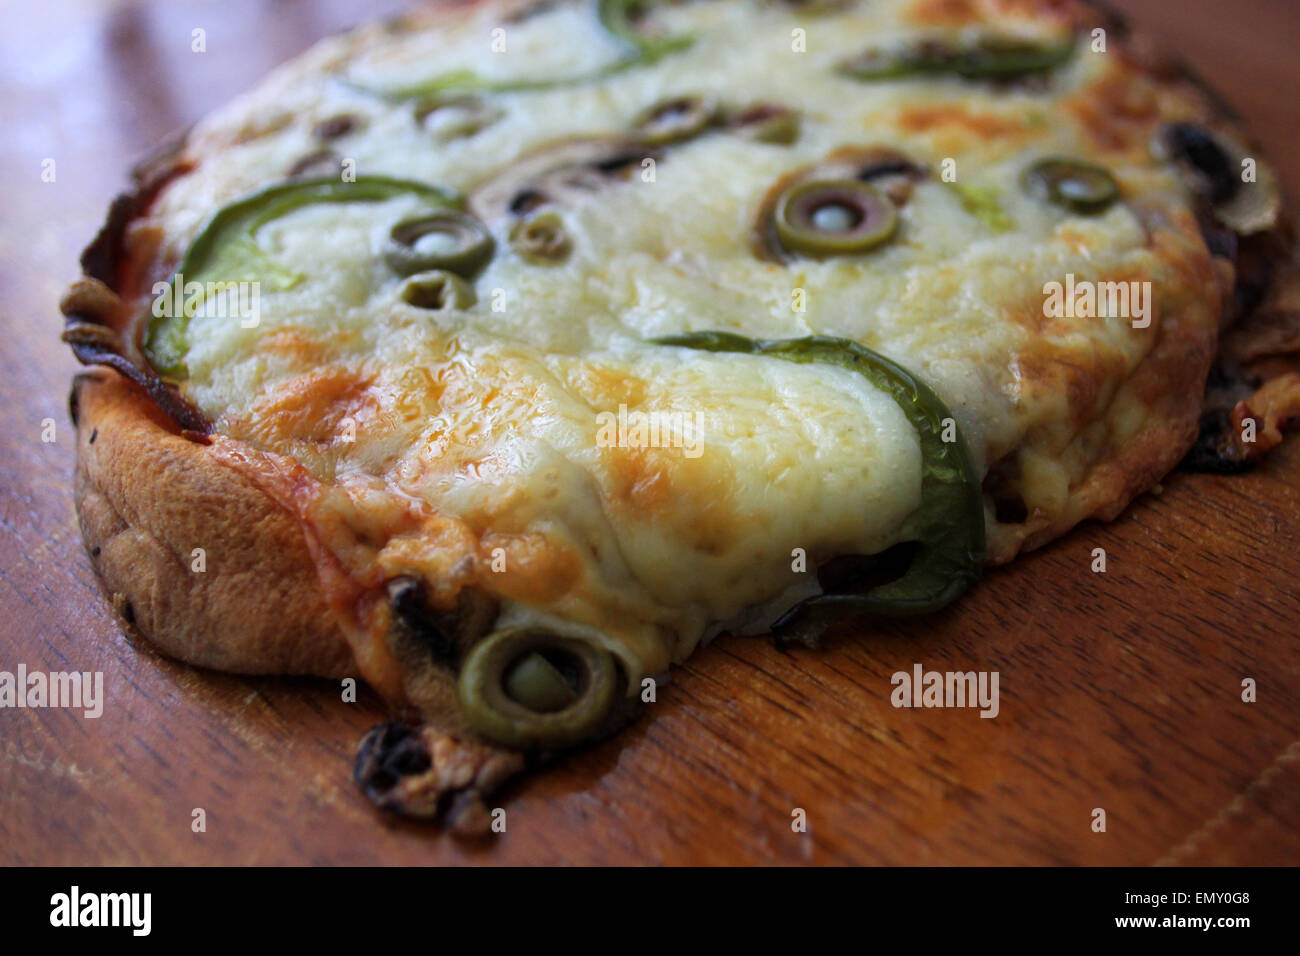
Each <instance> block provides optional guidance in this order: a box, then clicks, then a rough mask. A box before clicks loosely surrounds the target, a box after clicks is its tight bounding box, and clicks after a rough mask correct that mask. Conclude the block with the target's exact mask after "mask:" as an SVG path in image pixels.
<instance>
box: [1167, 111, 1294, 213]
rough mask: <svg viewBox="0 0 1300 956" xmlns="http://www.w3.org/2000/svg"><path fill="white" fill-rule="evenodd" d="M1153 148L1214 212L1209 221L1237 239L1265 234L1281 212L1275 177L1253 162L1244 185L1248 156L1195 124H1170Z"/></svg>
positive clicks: (1278, 189) (1260, 164) (1237, 147)
mask: <svg viewBox="0 0 1300 956" xmlns="http://www.w3.org/2000/svg"><path fill="white" fill-rule="evenodd" d="M1155 149H1156V153H1157V154H1158V155H1160V156H1161V157H1163V158H1166V159H1171V160H1173V161H1174V162H1176V163H1177V164H1178V168H1179V169H1180V170H1181V171H1182V173H1183V177H1184V179H1185V180H1186V181H1187V184H1188V186H1189V187H1190V188H1191V190H1192V191H1193V192H1194V193H1196V194H1198V195H1200V196H1202V197H1204V199H1205V201H1206V202H1207V203H1208V204H1209V205H1210V206H1212V207H1213V211H1214V218H1215V219H1217V220H1218V221H1219V222H1220V223H1222V224H1223V225H1224V226H1227V227H1228V228H1229V229H1231V230H1232V231H1233V232H1235V233H1236V234H1237V235H1240V236H1249V235H1253V234H1254V233H1258V232H1265V231H1267V230H1269V229H1272V228H1273V227H1274V226H1275V225H1276V224H1277V220H1278V216H1279V214H1280V213H1281V208H1282V191H1281V188H1280V187H1279V185H1278V182H1277V178H1276V177H1275V176H1274V174H1273V170H1272V169H1271V168H1270V167H1269V166H1268V165H1267V164H1266V163H1264V162H1262V161H1259V160H1258V159H1256V160H1255V164H1254V166H1255V179H1254V181H1253V182H1246V181H1244V180H1243V176H1242V174H1243V163H1244V161H1245V160H1246V159H1247V158H1248V156H1247V150H1246V148H1245V147H1244V146H1242V145H1241V144H1238V143H1235V142H1233V141H1232V140H1230V139H1229V138H1228V137H1226V136H1223V135H1216V134H1214V133H1211V132H1210V131H1209V130H1207V129H1205V127H1203V126H1200V125H1198V124H1196V123H1171V124H1170V125H1169V126H1167V127H1165V128H1164V130H1163V131H1162V132H1161V134H1160V136H1159V138H1158V139H1157V141H1156V146H1155ZM1251 158H1254V157H1251Z"/></svg>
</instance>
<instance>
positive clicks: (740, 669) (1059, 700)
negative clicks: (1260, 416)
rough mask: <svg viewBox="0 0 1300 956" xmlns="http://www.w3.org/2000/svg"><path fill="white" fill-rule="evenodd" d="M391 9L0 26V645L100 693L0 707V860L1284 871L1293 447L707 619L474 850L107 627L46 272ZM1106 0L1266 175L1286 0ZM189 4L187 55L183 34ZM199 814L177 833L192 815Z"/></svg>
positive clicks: (53, 289) (297, 729)
mask: <svg viewBox="0 0 1300 956" xmlns="http://www.w3.org/2000/svg"><path fill="white" fill-rule="evenodd" d="M398 6H400V4H397V3H366V4H361V3H357V4H355V5H349V4H345V3H342V2H323V0H313V2H257V0H232V2H226V3H222V4H212V3H202V2H193V0H173V2H165V3H164V2H161V0H159V2H149V3H143V2H139V3H135V2H118V3H90V2H86V0H81V2H78V0H47V2H43V3H40V4H36V3H28V4H25V5H24V7H25V15H24V16H21V17H14V18H10V19H9V20H8V21H7V23H6V30H5V31H3V34H0V109H3V111H4V116H3V118H4V124H3V125H4V128H5V130H6V137H5V144H4V146H3V155H2V156H0V163H2V165H0V172H2V173H3V182H4V183H5V185H6V199H5V203H4V205H3V221H2V222H0V284H2V287H3V289H4V290H5V295H4V313H3V322H4V326H3V331H4V340H3V341H4V356H5V361H4V368H5V373H4V375H3V376H0V402H3V408H4V410H5V416H4V418H3V427H0V486H2V487H3V494H2V495H0V502H2V505H3V512H2V515H0V523H2V525H3V539H2V540H0V670H9V671H12V670H14V669H15V668H16V667H17V665H18V664H19V663H22V664H25V665H26V666H27V667H28V668H29V669H33V670H38V669H39V670H81V671H96V670H99V671H103V672H104V675H105V684H106V690H107V698H108V699H107V703H106V706H105V711H104V715H103V716H102V717H101V718H100V719H98V720H88V719H85V718H83V717H82V716H81V715H80V714H79V713H73V712H70V711H65V710H9V709H7V710H0V862H5V863H42V864H45V863H179V862H185V863H265V864H272V863H274V864H279V863H298V864H313V863H349V864H356V863H408V864H411V863H455V862H494V863H543V864H553V863H641V862H662V863H763V862H809V863H951V864H976V863H1139V864H1141V863H1155V862H1166V863H1207V862H1208V863H1297V862H1300V641H1298V640H1297V627H1298V625H1297V622H1298V621H1300V596H1298V594H1297V586H1296V583H1295V582H1296V579H1297V574H1298V572H1300V489H1298V488H1297V476H1300V443H1297V442H1293V443H1291V444H1290V445H1289V446H1288V447H1286V448H1285V449H1284V450H1283V451H1282V452H1281V453H1280V454H1278V455H1277V456H1276V457H1275V458H1274V459H1273V460H1271V461H1270V462H1269V463H1268V464H1267V465H1266V466H1265V467H1264V468H1262V469H1261V470H1259V471H1258V472H1256V473H1254V474H1251V475H1248V476H1245V477H1239V478H1221V477H1212V476H1191V475H1174V476H1171V477H1170V478H1169V479H1168V480H1167V481H1166V482H1165V484H1164V487H1163V492H1162V493H1161V494H1157V495H1150V496H1147V497H1145V498H1144V499H1142V500H1141V501H1140V502H1139V503H1137V504H1136V505H1135V506H1134V507H1133V508H1132V509H1131V511H1130V512H1129V513H1128V514H1127V515H1126V516H1125V517H1123V518H1122V519H1120V520H1119V521H1117V522H1115V523H1113V524H1111V525H1097V524H1090V525H1087V526H1084V527H1082V528H1080V529H1079V530H1078V531H1077V532H1076V533H1074V534H1072V535H1070V536H1069V537H1068V538H1066V539H1065V540H1063V541H1060V542H1058V543H1056V544H1055V545H1053V546H1051V547H1049V548H1047V549H1046V550H1044V551H1042V552H1040V553H1038V554H1035V555H1032V556H1030V557H1028V558H1027V559H1025V560H1022V561H1020V562H1018V563H1017V564H1016V565H1015V566H1014V567H1013V568H1008V569H1003V570H998V571H995V572H993V573H992V574H990V575H989V577H988V579H987V580H986V581H985V582H984V583H983V584H982V585H981V586H980V587H979V588H978V589H976V590H975V591H974V592H973V593H972V594H971V595H970V596H969V597H968V598H967V599H965V600H963V601H962V602H961V603H960V605H959V606H958V607H955V608H953V609H950V610H949V611H947V612H945V613H944V614H943V615H941V616H940V617H938V618H937V619H929V620H926V621H924V622H915V623H911V624H898V625H890V626H885V627H882V628H881V629H880V630H879V631H878V632H875V633H871V634H859V635H855V636H848V635H846V636H843V637H841V638H840V639H839V640H837V641H835V642H834V643H833V645H832V646H831V648H830V649H829V650H827V651H825V652H822V653H814V652H811V651H805V650H794V651H791V652H790V653H786V654H783V653H780V652H778V651H776V650H775V649H774V648H773V647H772V646H771V645H770V644H769V643H767V642H764V641H759V640H745V639H723V640H720V641H718V642H717V643H716V644H714V645H713V646H711V647H709V648H707V649H706V650H704V651H702V652H701V653H699V654H698V655H697V656H695V657H694V658H692V660H691V661H690V662H689V663H688V664H687V665H686V666H685V667H683V668H681V669H680V670H678V671H677V672H675V674H674V678H673V681H672V683H671V684H670V685H669V686H667V687H665V688H662V690H661V693H660V695H659V701H658V702H657V703H656V704H654V705H653V707H652V713H651V714H650V715H649V718H648V719H644V720H642V721H641V722H640V723H639V724H638V725H636V726H635V727H633V728H632V729H631V730H630V731H628V732H626V733H625V734H623V735H622V736H621V737H620V738H619V739H617V740H614V741H610V742H608V743H607V744H605V745H603V746H601V747H599V748H596V749H595V750H593V751H590V752H588V753H585V754H582V755H580V756H577V757H574V758H572V759H570V760H568V761H567V762H566V763H564V764H563V765H562V766H560V767H559V768H557V769H555V770H554V771H552V772H551V773H549V774H545V775H542V776H539V777H537V778H535V779H533V780H530V781H528V782H526V783H525V784H523V785H522V786H520V787H518V788H516V790H515V791H514V793H513V794H512V796H511V799H510V800H509V801H508V803H507V804H506V805H507V806H508V817H507V820H508V830H507V833H506V834H505V835H504V836H501V837H497V838H494V839H493V840H492V841H491V842H489V843H487V844H484V845H482V846H478V847H473V846H469V847H467V846H464V845H461V844H458V843H456V842H455V841H454V840H452V839H451V838H449V837H446V836H443V835H440V834H437V833H435V832H432V831H430V830H428V829H424V828H421V827H419V826H414V825H408V824H403V823H398V822H394V821H392V820H389V819H385V818H381V817H379V816H377V815H376V814H374V813H373V812H372V811H371V809H370V807H369V806H368V805H367V804H366V803H365V801H364V800H363V799H362V798H361V797H360V796H359V795H358V794H357V793H356V791H355V790H354V788H353V785H352V783H351V780H350V766H351V760H352V755H353V748H354V746H355V743H356V741H357V739H358V738H359V737H360V735H361V734H362V733H363V732H364V731H365V730H366V729H367V728H369V727H370V726H371V725H373V724H374V723H376V722H378V721H380V720H381V719H382V718H383V716H384V715H383V711H382V708H381V707H380V706H379V704H378V703H377V701H376V700H375V699H374V698H372V697H368V696H367V697H363V698H362V701H361V702H360V703H357V704H344V703H342V702H341V701H340V695H339V692H338V689H337V688H336V687H335V686H333V685H330V684H326V683H321V682H313V681H305V680H279V679H257V680H249V679H241V678H235V677H230V676H226V675H221V674H214V673H209V672H201V671H198V670H195V669H193V668H190V667H186V666H183V665H179V664H176V663H173V662H170V661H166V660H163V659H161V658H158V657H157V656H156V655H154V654H152V653H151V652H150V651H149V650H148V649H147V648H142V647H137V646H133V645H132V644H131V643H130V642H129V641H128V639H127V638H126V637H124V636H123V635H122V633H121V632H120V631H119V629H118V627H117V625H116V623H115V621H114V619H113V616H112V614H111V612H110V610H109V608H108V607H107V605H106V604H105V602H104V600H103V597H102V596H101V594H100V593H99V591H98V588H97V585H96V582H95V579H94V576H93V574H92V572H91V569H90V564H89V562H88V559H87V557H86V555H85V554H84V552H83V551H82V548H81V544H80V538H79V535H78V532H77V528H76V524H75V520H74V517H73V514H72V508H71V500H72V499H71V493H70V490H69V487H68V481H69V476H70V474H71V471H72V461H73V456H74V449H73V447H72V441H73V431H72V428H71V426H70V424H69V423H68V419H67V412H66V407H65V400H66V394H67V385H68V382H69V379H70V377H71V375H72V373H73V371H74V363H73V361H72V359H71V357H70V356H69V355H68V354H67V352H66V350H65V348H64V347H62V346H61V345H60V344H59V343H58V341H57V330H58V326H59V323H58V318H57V310H56V305H55V303H56V302H57V299H58V295H59V293H60V291H61V289H62V287H63V286H64V285H65V284H66V283H67V282H68V281H70V280H71V279H73V278H74V277H75V275H76V268H75V257H76V253H77V251H78V250H79V249H80V247H81V246H82V245H83V244H84V243H85V241H86V240H87V239H88V238H89V237H90V235H91V234H92V233H93V231H94V228H95V226H96V224H97V222H98V220H99V218H100V216H101V214H102V211H103V209H104V208H105V207H106V205H107V203H108V200H109V199H110V197H111V195H112V193H113V192H114V191H115V190H116V189H117V188H119V187H120V186H121V185H122V184H123V182H124V181H125V170H126V168H127V166H128V165H129V163H130V161H131V159H132V158H133V157H135V156H137V155H139V154H140V153H142V152H144V151H145V150H146V149H147V148H148V147H149V146H150V145H152V144H153V143H154V142H156V141H157V140H159V139H160V138H162V136H164V135H165V134H166V133H168V132H170V131H171V130H172V129H175V128H178V127H180V126H183V125H185V124H187V123H189V122H191V121H192V120H194V119H196V118H197V117H199V116H200V115H202V114H203V113H204V112H206V111H207V110H209V109H211V108H213V107H215V106H217V105H219V104H220V103H221V102H222V101H224V100H226V99H228V98H229V97H230V96H231V95H233V94H235V93H236V92H238V91H239V90H241V89H243V88H246V87H248V86H250V85H251V84H252V83H253V82H255V81H256V79H257V78H258V77H259V76H260V75H262V74H263V73H264V72H265V71H266V70H268V69H269V68H270V67H272V66H273V65H275V64H276V63H277V62H279V61H281V60H283V59H284V58H286V57H287V56H290V55H292V54H293V53H295V52H297V51H299V50H301V49H303V48H304V47H306V46H307V45H308V44H309V43H310V42H312V41H313V40H314V39H316V38H318V37H319V36H322V35H324V34H326V33H329V32H333V31H334V30H337V29H340V28H342V27H344V26H346V25H348V24H349V23H350V22H352V21H353V20H357V19H360V18H362V17H363V16H372V15H380V14H382V13H384V12H386V10H388V9H391V8H396V7H398ZM1122 6H1123V7H1125V8H1126V9H1129V10H1131V11H1132V12H1133V14H1134V20H1135V21H1136V23H1137V24H1138V25H1140V26H1146V27H1148V28H1152V29H1154V31H1155V32H1156V33H1158V34H1160V35H1162V36H1163V38H1164V40H1165V42H1166V43H1168V44H1170V45H1171V46H1173V47H1175V48H1178V49H1181V50H1182V51H1183V52H1184V53H1186V54H1187V55H1188V58H1189V59H1190V60H1191V61H1192V62H1194V63H1198V64H1200V65H1202V67H1203V69H1204V72H1205V73H1206V74H1207V75H1208V77H1209V78H1210V79H1211V80H1212V81H1213V82H1214V83H1215V84H1216V85H1217V86H1219V88H1220V89H1222V90H1223V91H1224V92H1225V93H1226V94H1227V96H1228V98H1229V99H1230V100H1231V101H1232V102H1234V103H1235V104H1236V105H1237V106H1238V107H1239V108H1240V109H1241V111H1242V112H1243V113H1244V114H1245V116H1246V118H1247V121H1248V123H1249V124H1250V125H1251V126H1252V127H1253V129H1255V130H1256V131H1258V133H1259V134H1260V138H1261V139H1262V140H1263V142H1264V145H1265V146H1266V147H1267V148H1268V153H1269V155H1270V156H1271V157H1272V158H1273V159H1274V160H1275V161H1276V163H1277V165H1278V166H1279V167H1280V169H1281V170H1282V172H1283V175H1284V179H1285V181H1286V182H1287V183H1288V184H1290V187H1291V191H1292V192H1293V193H1294V192H1295V191H1296V190H1295V186H1296V184H1297V183H1300V161H1298V160H1297V155H1298V154H1300V128H1297V126H1296V125H1295V123H1294V117H1293V111H1294V103H1295V102H1296V100H1297V97H1298V96H1300V71H1297V69H1296V67H1295V65H1294V64H1295V60H1294V55H1293V53H1294V51H1293V49H1292V43H1293V38H1294V36H1295V35H1296V32H1297V31H1296V27H1297V20H1298V19H1300V16H1298V15H1297V12H1296V8H1295V7H1294V6H1293V5H1291V4H1289V3H1287V2H1285V0H1276V2H1269V0H1248V2H1239V3H1236V4H1232V5H1224V4H1216V3H1212V2H1209V0H1195V2H1184V3H1181V4H1178V5H1165V4H1161V3H1160V2H1159V0H1143V2H1140V3H1139V2H1136V0H1133V2H1129V3H1125V4H1122ZM196 27H202V28H204V29H206V30H207V49H208V52H207V53H205V54H194V53H192V52H191V51H190V37H191V30H192V29H194V28H196ZM47 158H50V159H54V160H55V161H56V164H57V165H56V169H57V178H56V181H55V182H54V183H43V182H42V181H41V163H42V161H43V160H44V159H47ZM45 419H53V420H54V422H55V423H56V428H57V441H55V442H52V443H45V442H42V440H41V430H42V423H43V421H44V420H45ZM1094 547H1103V548H1105V549H1106V552H1107V555H1108V565H1109V567H1108V571H1107V573H1106V574H1104V575H1098V574H1094V573H1092V571H1091V570H1090V563H1091V552H1092V549H1093V548H1094ZM916 662H920V663H922V664H923V665H924V666H925V667H926V668H927V669H935V670H963V671H964V670H971V669H974V670H996V671H998V672H999V674H1000V689H1001V712H1000V714H999V716H998V717H997V718H996V719H993V720H982V719H980V718H979V717H978V715H977V713H976V712H975V711H972V710H896V709H894V708H893V707H891V706H890V703H889V693H890V690H891V689H892V688H891V685H890V675H891V674H892V673H894V672H895V671H897V670H910V669H911V667H912V665H913V664H914V663H916ZM1245 677H1252V678H1254V679H1255V680H1256V681H1257V682H1258V688H1259V690H1258V701H1257V702H1256V703H1250V704H1248V703H1243V702H1242V700H1241V681H1242V679H1243V678H1245ZM196 807H202V808H204V809H205V811H206V813H207V832H206V833H199V834H196V833H192V832H191V829H190V821H191V812H192V810H193V809H194V808H196ZM1095 807H1102V808H1104V809H1105V810H1106V812H1107V817H1108V827H1107V831H1106V832H1105V833H1094V832H1093V831H1092V829H1091V827H1090V823H1091V812H1092V810H1093V808H1095ZM795 808H802V809H804V810H805V811H806V813H807V818H808V822H809V828H808V833H806V834H798V833H794V832H792V830H791V814H792V811H793V810H794V809H795Z"/></svg>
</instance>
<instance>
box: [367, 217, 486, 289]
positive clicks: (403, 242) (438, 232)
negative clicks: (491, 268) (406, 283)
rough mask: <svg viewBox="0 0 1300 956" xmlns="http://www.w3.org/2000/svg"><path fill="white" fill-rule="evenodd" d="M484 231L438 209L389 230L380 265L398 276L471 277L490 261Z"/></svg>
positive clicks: (467, 219)
mask: <svg viewBox="0 0 1300 956" xmlns="http://www.w3.org/2000/svg"><path fill="white" fill-rule="evenodd" d="M494 246H495V242H494V241H493V239H492V235H491V234H490V233H489V232H488V231H487V227H486V226H484V225H483V223H481V222H479V220H478V219H476V218H474V217H473V216H471V215H469V214H468V213H464V212H461V211H460V210H458V209H439V210H435V211H433V212H429V213H422V214H420V215H418V216H414V217H411V218H409V219H403V220H402V221H401V222H399V223H397V225H395V226H393V228H392V230H391V231H390V233H389V238H388V244H387V246H386V248H385V249H384V261H385V262H386V263H388V267H389V268H390V269H392V270H393V271H394V272H396V273H397V274H398V275H401V276H409V275H412V274H414V273H416V272H426V271H429V270H447V271H450V272H454V273H457V274H458V275H461V276H467V277H473V276H474V275H475V274H477V272H478V271H479V270H480V269H481V268H483V266H484V265H486V264H487V261H488V260H489V259H491V258H492V249H493V247H494Z"/></svg>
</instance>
